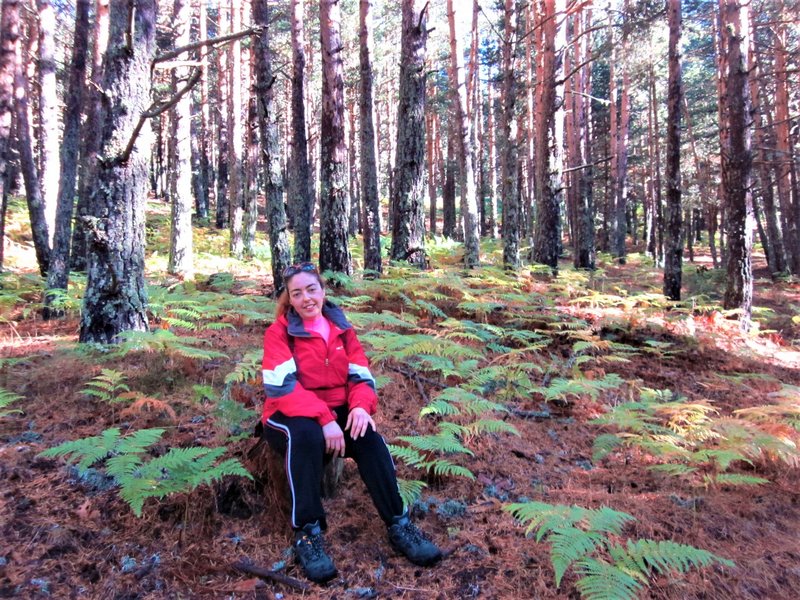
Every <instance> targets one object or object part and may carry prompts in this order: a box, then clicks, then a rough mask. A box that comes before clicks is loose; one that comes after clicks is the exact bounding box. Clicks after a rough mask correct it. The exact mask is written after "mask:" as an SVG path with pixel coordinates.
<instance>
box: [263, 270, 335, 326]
mask: <svg viewBox="0 0 800 600" xmlns="http://www.w3.org/2000/svg"><path fill="white" fill-rule="evenodd" d="M300 273H308V274H309V275H313V276H314V277H315V278H316V279H317V282H318V283H319V286H320V287H321V288H322V289H323V290H324V289H325V280H324V279H323V278H322V275H320V274H319V271H317V268H316V267H315V266H314V264H313V263H309V262H304V263H299V264H296V265H292V266H290V267H286V268H285V269H284V270H283V291H282V292H281V293H280V295H279V296H278V305H277V306H276V307H275V318H276V319H278V318H280V317H282V316H284V315H285V314H286V313H287V312H289V309H290V308H291V306H292V304H291V302H289V282H290V281H291V280H292V279H294V277H295V275H299V274H300Z"/></svg>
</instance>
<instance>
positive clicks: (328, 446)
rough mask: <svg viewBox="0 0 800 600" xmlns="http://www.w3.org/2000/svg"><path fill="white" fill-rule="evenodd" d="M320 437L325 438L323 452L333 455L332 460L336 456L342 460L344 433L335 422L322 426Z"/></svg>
mask: <svg viewBox="0 0 800 600" xmlns="http://www.w3.org/2000/svg"><path fill="white" fill-rule="evenodd" d="M348 423H349V421H348ZM322 436H323V437H324V438H325V452H327V453H328V454H333V458H336V456H337V455H338V456H341V457H343V458H344V433H342V428H341V427H339V424H338V423H337V422H336V421H331V422H330V423H328V424H327V425H323V426H322Z"/></svg>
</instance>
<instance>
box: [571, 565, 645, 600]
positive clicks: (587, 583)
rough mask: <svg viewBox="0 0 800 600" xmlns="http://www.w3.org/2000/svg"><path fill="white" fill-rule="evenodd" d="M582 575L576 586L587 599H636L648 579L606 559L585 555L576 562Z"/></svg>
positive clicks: (576, 567) (577, 569)
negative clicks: (609, 562) (611, 563)
mask: <svg viewBox="0 0 800 600" xmlns="http://www.w3.org/2000/svg"><path fill="white" fill-rule="evenodd" d="M575 570H576V572H577V573H578V574H579V575H580V578H579V579H578V581H576V582H575V587H577V588H578V591H579V592H580V594H581V597H582V598H585V599H586V600H636V598H637V594H638V592H639V591H640V590H641V589H642V588H643V587H644V585H645V583H646V580H644V581H643V577H642V576H641V574H639V573H638V572H629V571H625V570H623V569H620V568H619V567H617V566H615V565H610V564H608V563H607V562H605V561H602V560H597V559H595V558H591V557H585V558H583V559H581V560H579V561H578V562H577V563H576V564H575Z"/></svg>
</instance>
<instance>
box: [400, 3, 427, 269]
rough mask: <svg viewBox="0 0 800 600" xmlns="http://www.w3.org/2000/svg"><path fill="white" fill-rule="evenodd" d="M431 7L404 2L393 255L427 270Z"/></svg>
mask: <svg viewBox="0 0 800 600" xmlns="http://www.w3.org/2000/svg"><path fill="white" fill-rule="evenodd" d="M427 10H428V5H427V3H425V4H424V5H423V2H422V0H403V5H402V11H403V25H402V27H403V29H402V39H401V50H400V52H401V55H400V92H399V98H398V111H397V145H396V152H397V154H396V158H395V170H394V172H395V178H394V184H393V189H392V212H393V221H392V249H391V257H392V259H393V260H397V261H408V262H410V263H412V264H415V265H417V266H419V267H424V266H426V263H427V256H426V254H425V185H424V183H425V54H426V49H427V41H428V25H427Z"/></svg>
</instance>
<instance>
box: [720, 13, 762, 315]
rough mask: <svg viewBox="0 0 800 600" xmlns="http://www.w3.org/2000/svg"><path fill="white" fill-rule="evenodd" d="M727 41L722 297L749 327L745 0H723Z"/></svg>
mask: <svg viewBox="0 0 800 600" xmlns="http://www.w3.org/2000/svg"><path fill="white" fill-rule="evenodd" d="M719 7H720V14H721V21H722V28H721V31H722V36H723V47H724V49H725V51H726V60H725V61H724V64H726V65H727V72H725V73H723V76H724V77H725V78H726V85H725V88H726V94H725V97H724V98H721V99H720V102H721V103H723V106H724V110H725V117H726V118H725V120H724V121H723V129H727V135H726V136H725V137H726V138H727V145H726V146H724V147H723V148H722V181H723V189H724V193H725V208H726V213H727V223H728V244H727V247H728V260H727V274H728V282H727V287H726V289H725V296H724V298H723V306H724V307H725V308H726V309H733V308H738V309H739V310H740V311H741V325H742V328H743V329H745V330H747V329H749V327H750V314H751V310H752V303H753V272H752V264H751V253H752V245H753V227H754V222H753V205H752V197H751V195H750V178H751V171H752V155H751V150H750V138H751V135H752V122H751V120H750V94H749V90H748V64H749V62H748V59H749V53H750V30H749V23H750V19H749V10H750V4H749V3H746V2H744V1H743V0H720V4H719Z"/></svg>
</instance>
